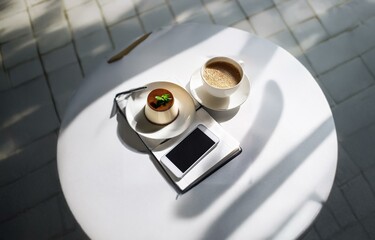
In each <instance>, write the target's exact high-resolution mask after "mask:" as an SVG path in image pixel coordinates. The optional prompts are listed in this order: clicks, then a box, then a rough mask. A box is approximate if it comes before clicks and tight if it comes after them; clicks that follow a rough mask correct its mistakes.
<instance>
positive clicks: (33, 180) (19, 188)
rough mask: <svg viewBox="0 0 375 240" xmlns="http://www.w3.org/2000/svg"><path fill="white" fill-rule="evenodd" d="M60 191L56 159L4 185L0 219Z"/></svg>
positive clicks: (9, 216) (11, 215) (6, 217)
mask: <svg viewBox="0 0 375 240" xmlns="http://www.w3.org/2000/svg"><path fill="white" fill-rule="evenodd" d="M60 191H61V188H60V184H59V181H58V176H57V166H56V161H54V162H51V163H50V164H47V165H46V166H44V167H42V168H40V169H38V170H36V171H34V172H32V173H30V174H29V175H27V176H25V177H23V178H21V179H20V180H19V181H17V182H15V183H12V184H9V185H6V186H4V187H2V188H1V192H0V196H1V197H0V221H4V220H7V219H10V218H12V217H14V216H15V215H16V214H18V213H21V212H23V211H25V210H27V209H29V208H31V207H33V206H35V205H37V204H38V203H40V202H42V201H43V200H46V199H48V198H50V197H52V196H54V195H56V194H57V193H58V192H60Z"/></svg>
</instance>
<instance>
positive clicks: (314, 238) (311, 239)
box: [298, 227, 320, 240]
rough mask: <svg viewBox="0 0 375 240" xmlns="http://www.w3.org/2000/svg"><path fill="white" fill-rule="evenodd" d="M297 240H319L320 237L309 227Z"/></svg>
mask: <svg viewBox="0 0 375 240" xmlns="http://www.w3.org/2000/svg"><path fill="white" fill-rule="evenodd" d="M298 239H299V240H320V237H319V235H318V233H317V232H316V230H315V229H314V228H313V227H310V228H309V230H308V231H307V232H306V233H305V234H303V235H302V236H301V237H300V238H298Z"/></svg>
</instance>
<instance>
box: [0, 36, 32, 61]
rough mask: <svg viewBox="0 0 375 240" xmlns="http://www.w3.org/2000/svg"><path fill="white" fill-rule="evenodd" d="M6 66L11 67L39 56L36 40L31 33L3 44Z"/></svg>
mask: <svg viewBox="0 0 375 240" xmlns="http://www.w3.org/2000/svg"><path fill="white" fill-rule="evenodd" d="M1 52H2V54H3V61H4V66H5V67H6V68H11V67H13V66H15V65H17V64H19V63H22V62H25V61H27V60H31V59H33V58H36V57H38V51H37V47H36V41H35V39H34V38H33V36H31V35H26V36H24V37H20V38H16V39H14V40H12V41H9V42H8V43H5V44H3V45H2V46H1Z"/></svg>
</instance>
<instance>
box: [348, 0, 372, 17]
mask: <svg viewBox="0 0 375 240" xmlns="http://www.w3.org/2000/svg"><path fill="white" fill-rule="evenodd" d="M352 7H353V9H354V11H355V13H356V14H357V16H359V18H360V19H361V20H362V21H366V20H367V19H369V18H371V17H374V16H375V4H374V1H373V0H369V1H363V0H353V1H352Z"/></svg>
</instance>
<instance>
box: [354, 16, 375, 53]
mask: <svg viewBox="0 0 375 240" xmlns="http://www.w3.org/2000/svg"><path fill="white" fill-rule="evenodd" d="M350 34H351V41H352V42H353V46H354V49H355V50H356V52H357V53H364V52H366V51H367V50H369V49H371V48H373V47H375V17H374V18H371V19H369V20H367V21H366V22H364V23H363V24H362V25H359V26H358V27H357V28H356V29H354V30H353V31H352V32H351V33H350Z"/></svg>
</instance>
